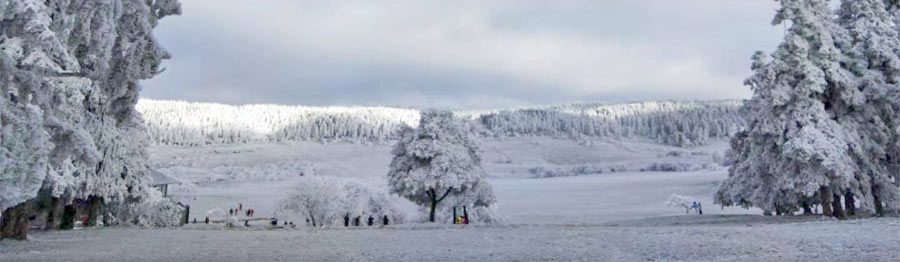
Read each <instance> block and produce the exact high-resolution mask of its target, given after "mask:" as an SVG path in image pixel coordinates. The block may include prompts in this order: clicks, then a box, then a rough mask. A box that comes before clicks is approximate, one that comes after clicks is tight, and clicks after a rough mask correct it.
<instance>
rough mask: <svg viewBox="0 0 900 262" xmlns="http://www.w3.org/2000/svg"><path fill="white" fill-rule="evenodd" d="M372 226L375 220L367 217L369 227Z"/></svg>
mask: <svg viewBox="0 0 900 262" xmlns="http://www.w3.org/2000/svg"><path fill="white" fill-rule="evenodd" d="M374 224H375V218H374V217H372V216H369V226H372V225H374Z"/></svg>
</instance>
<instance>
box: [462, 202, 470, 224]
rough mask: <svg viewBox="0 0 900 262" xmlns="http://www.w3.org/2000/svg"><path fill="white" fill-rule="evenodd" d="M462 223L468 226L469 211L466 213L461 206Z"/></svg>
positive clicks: (464, 207)
mask: <svg viewBox="0 0 900 262" xmlns="http://www.w3.org/2000/svg"><path fill="white" fill-rule="evenodd" d="M463 223H464V224H466V225H468V224H469V211H466V206H463Z"/></svg>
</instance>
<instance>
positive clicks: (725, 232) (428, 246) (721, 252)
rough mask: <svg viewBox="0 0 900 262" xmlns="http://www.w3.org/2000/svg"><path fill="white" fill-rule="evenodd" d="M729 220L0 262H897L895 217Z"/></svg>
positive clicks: (204, 235)
mask: <svg viewBox="0 0 900 262" xmlns="http://www.w3.org/2000/svg"><path fill="white" fill-rule="evenodd" d="M707 217H711V216H707ZM683 218H684V217H683ZM711 220H727V219H724V218H723V219H716V218H712V219H711ZM736 220H737V221H740V222H734V221H731V222H726V223H725V224H722V223H711V224H705V223H704V224H698V225H689V226H687V225H659V224H658V225H642V226H614V225H613V226H603V225H598V226H569V225H544V226H522V225H509V226H494V227H445V228H431V229H429V228H382V229H376V228H372V229H368V228H367V229H361V230H342V229H335V230H318V231H315V230H262V229H258V230H223V229H221V228H218V227H217V228H215V229H209V230H203V229H199V228H179V229H122V228H117V229H100V230H82V231H70V232H50V233H37V234H34V235H33V236H32V240H30V241H28V242H0V253H2V256H0V260H2V261H33V260H69V261H324V260H329V261H549V260H559V261H898V260H900V250H898V247H900V233H898V232H900V220H898V219H868V220H855V221H814V222H794V223H776V224H763V223H747V222H746V221H747V220H748V218H747V217H738V219H736ZM707 222H709V221H707Z"/></svg>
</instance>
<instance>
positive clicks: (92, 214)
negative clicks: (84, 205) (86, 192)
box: [84, 196, 103, 227]
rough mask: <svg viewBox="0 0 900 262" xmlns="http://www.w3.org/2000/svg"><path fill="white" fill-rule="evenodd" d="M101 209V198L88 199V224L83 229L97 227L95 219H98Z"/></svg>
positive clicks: (91, 197) (92, 197)
mask: <svg viewBox="0 0 900 262" xmlns="http://www.w3.org/2000/svg"><path fill="white" fill-rule="evenodd" d="M102 207H103V198H100V197H96V196H90V197H88V223H87V225H84V226H85V227H93V226H97V218H98V217H100V213H101V208H102Z"/></svg>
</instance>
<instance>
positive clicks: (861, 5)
mask: <svg viewBox="0 0 900 262" xmlns="http://www.w3.org/2000/svg"><path fill="white" fill-rule="evenodd" d="M885 3H886V2H885V1H882V0H859V1H843V2H842V4H841V7H840V9H839V10H838V17H839V18H838V19H839V23H840V24H841V25H842V26H843V27H844V28H845V29H846V31H847V33H848V38H849V42H850V43H849V44H848V45H847V47H846V48H845V53H847V56H848V61H847V62H846V63H844V65H845V67H847V68H848V69H849V71H850V72H852V73H853V74H854V76H855V77H856V83H855V86H850V87H847V88H846V89H847V90H846V91H844V92H842V93H844V96H848V97H853V99H842V100H843V101H836V104H841V106H838V108H842V109H843V110H840V111H838V112H837V113H838V114H839V116H840V117H841V124H842V125H844V126H845V127H849V128H853V129H855V130H856V133H857V135H856V136H854V137H858V138H859V139H860V143H859V144H858V145H859V146H858V147H855V148H851V151H852V156H853V157H854V159H855V160H856V163H857V164H858V165H859V167H860V170H859V171H860V173H859V174H857V176H858V180H860V182H861V183H860V184H859V185H858V186H859V188H858V189H855V190H853V191H855V192H850V191H847V192H842V194H843V195H844V196H845V197H844V200H845V206H848V208H849V207H854V209H855V208H856V207H857V205H856V203H855V201H854V200H855V198H860V200H862V201H861V205H859V207H860V208H862V210H863V211H865V212H866V213H878V214H881V213H883V203H888V207H889V208H890V209H896V208H897V207H898V197H900V194H898V191H900V189H898V187H897V186H896V185H895V184H894V180H895V179H896V174H897V173H896V171H898V170H900V169H898V166H900V158H898V157H896V156H897V154H898V153H900V148H898V147H900V145H898V144H897V143H898V142H900V141H898V138H900V137H898V135H900V133H898V132H897V127H898V122H896V121H895V120H894V119H896V117H897V116H896V114H895V112H897V111H896V110H897V109H900V107H898V106H900V104H898V103H900V100H898V99H897V98H900V96H897V95H898V94H900V85H898V84H900V57H898V54H900V36H898V32H897V30H896V29H897V27H896V24H895V18H894V17H893V16H892V15H891V12H890V6H888V5H885ZM850 93H852V96H851V95H847V94H850ZM838 102H841V103H838ZM860 193H861V194H862V195H860Z"/></svg>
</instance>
